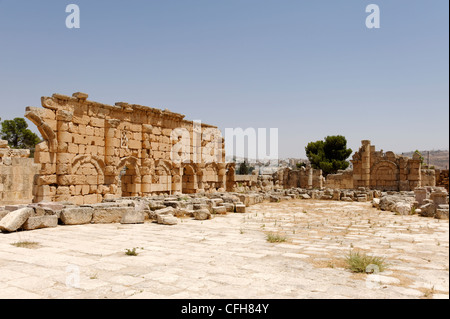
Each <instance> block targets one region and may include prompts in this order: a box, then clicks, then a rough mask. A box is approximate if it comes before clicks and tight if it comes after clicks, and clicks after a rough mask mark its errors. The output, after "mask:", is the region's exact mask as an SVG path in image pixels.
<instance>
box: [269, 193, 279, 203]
mask: <svg viewBox="0 0 450 319" xmlns="http://www.w3.org/2000/svg"><path fill="white" fill-rule="evenodd" d="M269 201H270V202H271V203H278V202H280V201H281V199H280V197H279V196H274V195H270V197H269Z"/></svg>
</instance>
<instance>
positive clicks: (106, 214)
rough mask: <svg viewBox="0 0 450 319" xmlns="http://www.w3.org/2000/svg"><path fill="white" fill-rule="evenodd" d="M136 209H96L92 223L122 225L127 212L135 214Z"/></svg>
mask: <svg viewBox="0 0 450 319" xmlns="http://www.w3.org/2000/svg"><path fill="white" fill-rule="evenodd" d="M134 211H135V208H134V207H105V208H100V207H98V208H94V211H93V214H92V220H91V223H93V224H112V223H120V221H121V220H122V217H123V215H124V214H125V213H126V212H134Z"/></svg>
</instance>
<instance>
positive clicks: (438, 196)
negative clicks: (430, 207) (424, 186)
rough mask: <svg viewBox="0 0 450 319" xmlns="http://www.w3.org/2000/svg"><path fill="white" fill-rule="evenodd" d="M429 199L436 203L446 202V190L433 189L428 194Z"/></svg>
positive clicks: (442, 203) (443, 203)
mask: <svg viewBox="0 0 450 319" xmlns="http://www.w3.org/2000/svg"><path fill="white" fill-rule="evenodd" d="M430 199H431V200H432V201H433V202H434V203H435V204H436V205H445V204H448V194H447V192H446V191H435V192H432V193H431V194H430Z"/></svg>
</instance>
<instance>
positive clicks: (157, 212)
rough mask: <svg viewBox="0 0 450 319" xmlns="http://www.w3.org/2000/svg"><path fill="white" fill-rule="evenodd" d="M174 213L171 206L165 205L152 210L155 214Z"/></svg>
mask: <svg viewBox="0 0 450 319" xmlns="http://www.w3.org/2000/svg"><path fill="white" fill-rule="evenodd" d="M174 213H175V209H174V208H173V207H166V208H162V209H158V210H155V211H154V214H155V215H166V214H171V215H173V214H174Z"/></svg>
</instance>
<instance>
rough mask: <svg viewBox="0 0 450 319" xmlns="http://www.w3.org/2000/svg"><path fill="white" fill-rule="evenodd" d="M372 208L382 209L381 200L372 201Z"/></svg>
mask: <svg viewBox="0 0 450 319" xmlns="http://www.w3.org/2000/svg"><path fill="white" fill-rule="evenodd" d="M372 207H375V208H380V199H379V198H374V199H372Z"/></svg>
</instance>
